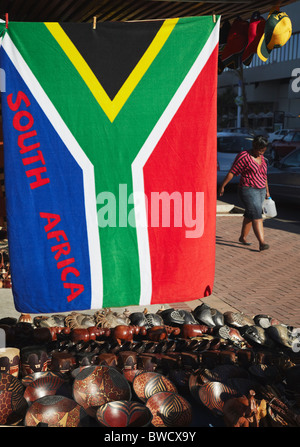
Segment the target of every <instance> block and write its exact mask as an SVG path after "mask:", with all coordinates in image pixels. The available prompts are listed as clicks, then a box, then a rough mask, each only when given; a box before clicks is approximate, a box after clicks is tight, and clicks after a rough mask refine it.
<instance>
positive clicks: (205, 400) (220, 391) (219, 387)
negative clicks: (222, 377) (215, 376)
mask: <svg viewBox="0 0 300 447" xmlns="http://www.w3.org/2000/svg"><path fill="white" fill-rule="evenodd" d="M198 395H199V398H200V401H201V402H202V404H203V405H205V407H207V408H208V409H209V410H211V411H213V412H215V413H216V414H222V410H223V406H224V403H225V402H226V401H227V400H228V399H230V398H232V397H239V394H238V392H237V391H236V390H235V389H233V388H231V387H229V386H226V385H224V384H223V383H221V382H207V383H205V384H204V385H202V386H200V387H199V390H198Z"/></svg>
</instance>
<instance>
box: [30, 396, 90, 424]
mask: <svg viewBox="0 0 300 447" xmlns="http://www.w3.org/2000/svg"><path fill="white" fill-rule="evenodd" d="M81 418H82V408H81V407H80V405H78V404H77V403H76V402H75V401H74V400H73V399H69V398H67V397H64V396H59V395H57V396H44V397H41V398H40V399H38V400H36V401H35V402H33V404H32V405H31V406H30V407H29V409H28V410H27V412H26V415H25V419H24V424H25V426H26V427H36V426H37V425H39V424H40V425H42V424H45V425H47V426H48V427H78V426H80V421H81Z"/></svg>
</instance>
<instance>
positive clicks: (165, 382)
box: [132, 371, 177, 402]
mask: <svg viewBox="0 0 300 447" xmlns="http://www.w3.org/2000/svg"><path fill="white" fill-rule="evenodd" d="M132 385H133V389H134V391H135V394H136V395H137V397H138V398H139V399H140V400H141V401H143V402H146V401H147V399H149V398H150V397H151V396H153V395H154V394H156V393H160V392H162V391H171V392H174V393H177V388H176V386H175V385H174V384H173V382H171V380H169V379H168V378H167V377H165V376H163V375H162V374H159V373H156V372H149V371H147V372H144V373H141V374H138V375H137V376H135V378H134V379H133V382H132Z"/></svg>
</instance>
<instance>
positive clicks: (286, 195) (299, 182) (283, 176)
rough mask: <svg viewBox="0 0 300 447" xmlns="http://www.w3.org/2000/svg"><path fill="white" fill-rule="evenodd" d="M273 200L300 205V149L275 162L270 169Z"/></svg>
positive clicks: (269, 181)
mask: <svg viewBox="0 0 300 447" xmlns="http://www.w3.org/2000/svg"><path fill="white" fill-rule="evenodd" d="M268 184H269V190H270V195H271V197H272V198H274V199H275V200H276V199H284V200H285V201H290V202H296V203H298V204H300V148H299V149H296V150H294V151H293V152H291V153H290V154H288V155H286V156H285V157H284V158H282V160H280V161H277V162H276V161H275V162H274V163H273V165H272V166H270V168H269V169H268Z"/></svg>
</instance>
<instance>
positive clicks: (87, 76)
mask: <svg viewBox="0 0 300 447" xmlns="http://www.w3.org/2000/svg"><path fill="white" fill-rule="evenodd" d="M177 22H178V19H166V20H165V21H164V23H163V24H162V26H161V28H160V29H159V31H158V33H157V34H156V36H155V38H154V39H153V41H152V42H151V44H150V45H149V47H148V49H147V50H146V52H145V53H144V55H143V56H142V57H141V59H140V60H139V62H138V63H137V65H136V66H135V68H134V69H133V70H132V72H131V73H130V75H129V76H128V78H127V79H126V81H125V82H124V84H123V85H122V87H121V88H120V90H119V91H118V93H117V94H116V96H115V97H114V99H113V100H111V99H110V98H109V96H108V95H107V93H106V92H105V90H104V88H103V87H102V85H101V84H100V82H99V81H98V79H97V77H96V76H95V75H94V73H93V71H92V70H91V69H90V67H89V65H88V64H87V63H86V61H85V60H84V58H83V57H82V55H81V54H80V52H79V51H78V50H77V48H76V47H75V45H74V44H73V42H72V41H71V39H70V38H69V37H68V36H67V34H66V33H65V32H64V30H63V29H62V27H61V26H60V24H59V23H57V22H50V23H45V26H46V27H47V28H48V30H49V31H50V33H51V34H52V36H53V37H54V39H55V40H56V41H57V43H58V44H59V45H60V47H61V48H62V50H63V51H64V52H65V54H66V55H67V57H68V58H69V59H70V61H71V62H72V64H73V65H74V67H75V68H76V70H77V71H78V73H79V74H80V76H81V77H82V79H83V80H84V82H85V83H86V85H87V86H88V88H89V89H90V91H91V93H92V94H93V96H94V97H95V99H96V101H97V102H98V104H99V105H100V107H101V108H102V109H103V111H104V113H105V114H106V115H107V117H108V119H109V120H110V121H111V122H113V121H114V119H115V118H116V116H117V115H118V113H119V112H120V110H121V109H122V107H123V106H124V104H125V102H126V101H127V99H128V98H129V96H130V95H131V93H132V92H133V90H134V89H135V87H136V86H137V84H138V83H139V81H140V80H141V79H142V77H143V76H144V74H145V73H146V71H147V70H148V68H149V67H150V65H151V64H152V62H153V61H154V59H155V57H156V56H157V54H158V53H159V51H160V50H161V48H162V47H163V45H164V44H165V42H166V41H167V39H168V37H169V36H170V34H171V32H172V31H173V28H174V26H175V25H176V23H177Z"/></svg>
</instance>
